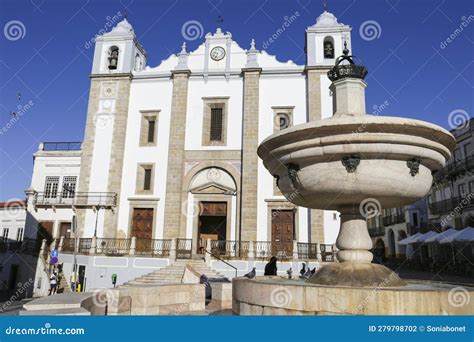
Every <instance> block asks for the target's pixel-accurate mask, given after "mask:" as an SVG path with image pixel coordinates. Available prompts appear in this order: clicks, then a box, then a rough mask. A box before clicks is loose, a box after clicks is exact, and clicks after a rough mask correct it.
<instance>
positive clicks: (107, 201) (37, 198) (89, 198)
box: [33, 192, 117, 208]
mask: <svg viewBox="0 0 474 342" xmlns="http://www.w3.org/2000/svg"><path fill="white" fill-rule="evenodd" d="M33 205H34V206H35V207H39V208H49V207H66V208H68V207H76V208H90V207H102V208H112V207H115V206H116V205H117V194H116V193H115V192H76V193H74V195H72V194H71V193H65V194H62V193H60V194H57V195H56V196H52V195H51V193H45V192H37V193H35V195H34V198H33Z"/></svg>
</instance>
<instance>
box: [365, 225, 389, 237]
mask: <svg viewBox="0 0 474 342" xmlns="http://www.w3.org/2000/svg"><path fill="white" fill-rule="evenodd" d="M368 231H369V235H370V236H372V237H374V236H382V235H385V227H375V228H369V229H368Z"/></svg>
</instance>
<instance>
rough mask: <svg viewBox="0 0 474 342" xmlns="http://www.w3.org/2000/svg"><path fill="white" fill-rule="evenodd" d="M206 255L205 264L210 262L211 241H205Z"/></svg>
mask: <svg viewBox="0 0 474 342" xmlns="http://www.w3.org/2000/svg"><path fill="white" fill-rule="evenodd" d="M206 251H207V253H206V255H205V256H204V258H205V259H206V262H207V263H208V264H209V263H210V262H211V259H212V256H211V254H210V253H211V239H207V240H206Z"/></svg>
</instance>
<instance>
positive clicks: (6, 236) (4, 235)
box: [2, 228, 10, 241]
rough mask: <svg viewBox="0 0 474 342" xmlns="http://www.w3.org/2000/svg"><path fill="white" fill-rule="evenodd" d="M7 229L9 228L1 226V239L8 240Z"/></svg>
mask: <svg viewBox="0 0 474 342" xmlns="http://www.w3.org/2000/svg"><path fill="white" fill-rule="evenodd" d="M9 230H10V229H9V228H3V235H2V238H3V241H7V240H8V231H9Z"/></svg>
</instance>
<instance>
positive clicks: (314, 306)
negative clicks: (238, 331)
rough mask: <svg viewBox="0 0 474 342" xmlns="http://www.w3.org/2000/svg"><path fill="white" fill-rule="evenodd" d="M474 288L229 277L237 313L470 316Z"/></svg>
mask: <svg viewBox="0 0 474 342" xmlns="http://www.w3.org/2000/svg"><path fill="white" fill-rule="evenodd" d="M472 298H474V288H472V287H468V286H464V287H460V286H459V285H452V284H442V283H436V282H428V281H409V282H407V285H406V286H400V287H380V288H379V287H346V286H326V285H316V284H311V283H308V282H307V281H303V280H298V279H286V278H283V277H278V276H273V277H256V278H254V279H247V278H234V279H232V310H233V311H234V313H235V314H238V315H242V316H245V315H254V316H255V315H258V316H259V315H472V314H473V309H472V303H471V301H470V299H471V300H472Z"/></svg>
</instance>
